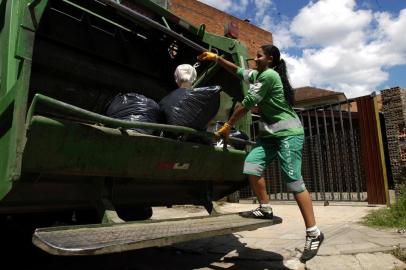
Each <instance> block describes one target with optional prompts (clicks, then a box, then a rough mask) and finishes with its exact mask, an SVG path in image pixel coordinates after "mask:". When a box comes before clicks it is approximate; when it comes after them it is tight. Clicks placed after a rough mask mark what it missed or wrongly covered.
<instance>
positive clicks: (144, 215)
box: [116, 206, 152, 221]
mask: <svg viewBox="0 0 406 270" xmlns="http://www.w3.org/2000/svg"><path fill="white" fill-rule="evenodd" d="M116 211H117V214H118V216H119V217H120V218H122V219H124V220H125V221H138V220H146V219H149V218H151V217H152V207H151V206H144V207H117V208H116Z"/></svg>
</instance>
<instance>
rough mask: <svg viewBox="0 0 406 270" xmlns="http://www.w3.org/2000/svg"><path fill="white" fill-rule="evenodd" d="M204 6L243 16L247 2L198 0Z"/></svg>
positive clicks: (238, 0) (242, 0)
mask: <svg viewBox="0 0 406 270" xmlns="http://www.w3.org/2000/svg"><path fill="white" fill-rule="evenodd" d="M198 1H200V2H202V3H205V4H206V5H209V6H212V7H215V8H217V9H219V10H221V11H224V12H229V13H239V14H243V13H245V12H246V10H247V8H248V4H249V0H221V1H218V0H198Z"/></svg>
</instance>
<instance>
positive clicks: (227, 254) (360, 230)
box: [0, 203, 406, 270]
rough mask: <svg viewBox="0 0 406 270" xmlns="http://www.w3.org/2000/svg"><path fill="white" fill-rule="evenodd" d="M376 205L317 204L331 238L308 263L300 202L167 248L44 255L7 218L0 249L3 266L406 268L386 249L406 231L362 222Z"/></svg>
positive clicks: (163, 214) (186, 211) (198, 211)
mask: <svg viewBox="0 0 406 270" xmlns="http://www.w3.org/2000/svg"><path fill="white" fill-rule="evenodd" d="M253 207H255V205H253V204H228V203H227V204H224V205H223V206H221V210H222V211H223V212H239V211H245V210H249V209H252V208H253ZM372 209H373V208H371V207H366V206H365V205H364V206H359V205H358V206H354V205H352V206H349V205H339V206H334V205H330V206H322V205H315V212H316V217H317V220H318V225H319V226H320V228H321V229H322V230H323V231H324V233H325V235H326V240H325V243H324V244H323V245H322V247H321V249H320V256H317V257H316V258H314V259H313V260H311V261H309V262H308V263H307V265H303V264H301V263H300V262H299V260H298V257H299V256H300V251H301V250H302V248H303V245H304V225H303V221H302V218H301V217H300V212H299V210H298V208H297V206H296V205H295V204H279V205H277V204H276V205H274V211H275V213H276V215H278V216H280V217H282V218H283V223H282V224H280V225H275V226H270V227H266V228H261V229H258V230H255V231H244V232H239V233H235V234H230V235H225V236H220V237H212V238H208V239H203V240H197V241H191V242H186V243H182V244H178V245H174V246H168V247H163V248H148V249H141V250H134V251H131V252H125V253H119V254H110V255H100V256H87V257H86V256H85V257H58V256H52V255H48V254H45V253H44V252H42V251H41V250H39V249H38V248H36V247H34V246H33V245H32V244H31V241H30V238H31V233H30V232H28V233H27V232H26V231H25V230H22V229H21V228H20V227H19V225H18V224H15V223H9V222H7V223H5V224H4V225H5V226H0V232H2V234H1V237H0V240H1V243H2V245H0V253H1V254H2V255H1V259H2V264H3V265H4V266H5V268H4V267H3V268H4V269H12V268H16V269H19V268H21V269H42V270H47V269H50V270H51V269H52V270H65V269H66V270H67V269H98V270H103V269H106V270H113V269H114V270H116V269H120V270H125V269H128V270H151V269H154V270H169V269H170V270H172V269H173V270H183V269H184V270H191V269H199V270H203V269H212V270H222V269H224V270H226V269H227V270H247V269H249V270H265V269H268V270H271V269H284V270H288V269H305V267H306V268H307V269H311V270H315V269H321V270H324V269H329V270H334V269H346V270H347V269H351V270H360V269H368V270H374V269H376V270H386V269H406V265H405V264H403V263H402V262H401V261H399V260H397V259H396V258H395V257H393V256H392V255H390V254H388V253H385V252H388V251H390V250H392V249H393V248H394V246H397V245H400V247H405V248H406V234H399V233H397V232H396V230H375V229H371V228H368V227H364V226H361V225H359V224H358V223H357V222H358V221H359V220H360V218H361V217H363V216H364V215H365V214H367V212H368V211H369V210H372ZM198 215H206V212H205V210H203V209H202V208H200V207H191V206H180V207H173V208H163V207H162V208H155V209H154V216H153V218H154V219H164V218H175V217H186V216H198ZM24 220H25V219H24ZM0 225H1V224H0ZM6 266H8V267H6ZM396 267H397V268H396ZM3 268H1V269H3Z"/></svg>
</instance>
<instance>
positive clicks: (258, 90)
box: [198, 45, 324, 261]
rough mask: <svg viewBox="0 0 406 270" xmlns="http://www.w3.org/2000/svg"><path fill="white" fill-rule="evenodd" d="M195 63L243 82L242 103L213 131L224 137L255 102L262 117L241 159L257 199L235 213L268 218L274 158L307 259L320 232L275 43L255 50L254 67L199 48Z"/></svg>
mask: <svg viewBox="0 0 406 270" xmlns="http://www.w3.org/2000/svg"><path fill="white" fill-rule="evenodd" d="M198 59H199V60H201V61H204V60H206V61H216V62H217V63H218V64H219V65H220V66H222V67H224V68H225V69H226V70H228V71H229V72H231V73H235V74H236V75H237V76H238V77H239V78H240V79H241V80H244V81H245V82H246V83H248V84H249V86H250V87H249V91H248V93H247V95H246V96H245V97H244V100H243V101H242V104H240V105H237V106H236V108H235V110H234V112H233V114H232V116H231V117H230V119H229V120H228V121H227V122H226V123H225V124H224V125H223V126H222V127H221V128H220V129H219V130H217V131H216V135H217V136H222V137H224V138H225V139H226V138H227V137H228V136H229V133H230V129H231V127H232V126H233V125H234V124H235V123H236V122H237V121H238V120H239V119H240V118H241V117H243V116H244V115H245V114H246V113H247V112H248V111H249V110H250V109H251V108H252V107H253V106H254V105H258V107H259V110H260V113H261V118H262V121H261V122H262V127H263V128H262V130H263V131H262V134H260V138H259V139H258V140H257V143H256V145H255V146H254V147H253V149H252V150H251V152H250V153H249V154H248V156H247V157H246V159H245V163H244V174H247V175H249V182H250V185H251V189H252V190H253V192H254V193H255V195H256V196H257V198H258V201H259V203H260V205H259V207H258V208H256V209H254V210H252V211H249V212H244V213H241V215H242V216H244V217H252V218H267V219H272V218H273V211H272V208H271V205H270V204H269V197H268V194H267V192H266V185H265V178H264V177H263V173H264V171H265V169H266V168H267V167H268V165H269V164H270V162H271V161H272V160H273V159H275V158H276V157H278V158H279V161H280V164H281V170H282V176H283V179H284V180H285V182H286V185H287V188H288V189H289V190H290V191H291V192H293V194H294V197H295V199H296V201H297V204H298V205H299V208H300V211H301V213H302V216H303V219H304V222H305V225H306V243H305V248H304V251H303V254H302V257H301V260H302V261H307V260H310V259H311V258H313V257H314V256H316V254H317V252H318V250H319V247H320V245H321V243H322V241H323V239H324V235H323V233H322V232H320V230H319V229H318V228H317V226H316V220H315V217H314V212H313V205H312V200H311V197H310V194H309V192H308V191H307V190H306V187H305V184H304V182H303V178H302V174H301V165H302V149H303V139H304V131H303V127H302V124H301V121H300V120H299V118H298V116H297V114H296V112H295V111H294V110H293V108H292V106H293V99H294V97H293V89H292V87H291V85H290V83H289V80H288V77H287V72H286V63H285V61H284V60H283V59H281V57H280V51H279V49H278V48H277V47H276V46H273V45H264V46H261V48H260V50H258V52H257V55H256V58H255V63H256V68H255V69H254V70H245V69H243V68H240V67H238V66H236V65H235V64H234V63H232V62H230V61H227V60H226V59H224V58H222V57H219V56H218V55H217V54H215V53H212V52H204V53H202V54H201V55H200V56H199V57H198Z"/></svg>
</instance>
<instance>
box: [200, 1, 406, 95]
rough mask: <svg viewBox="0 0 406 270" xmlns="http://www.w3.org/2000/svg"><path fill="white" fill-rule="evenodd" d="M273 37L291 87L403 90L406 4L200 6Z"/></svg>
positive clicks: (245, 3)
mask: <svg viewBox="0 0 406 270" xmlns="http://www.w3.org/2000/svg"><path fill="white" fill-rule="evenodd" d="M199 1H201V2H203V3H205V4H208V5H210V6H213V7H215V8H218V9H220V10H222V11H225V12H227V13H229V14H232V15H234V16H236V17H238V18H240V19H249V20H250V22H251V23H252V24H254V25H256V26H258V27H261V28H263V29H265V30H268V31H270V32H272V34H273V38H274V44H275V45H277V46H278V47H279V48H280V49H281V51H282V53H283V57H284V58H285V60H286V61H287V63H288V69H289V75H290V79H291V83H292V85H293V86H294V87H301V86H314V87H320V88H325V89H331V90H336V91H342V92H345V93H346V95H347V97H356V96H361V95H365V94H369V93H371V92H373V91H379V90H382V89H386V88H390V87H395V86H400V87H403V88H406V0H319V1H308V0H221V1H220V0H199Z"/></svg>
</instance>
